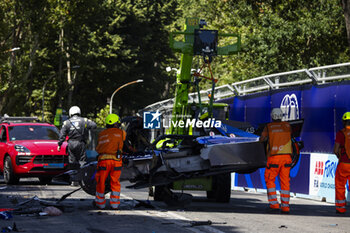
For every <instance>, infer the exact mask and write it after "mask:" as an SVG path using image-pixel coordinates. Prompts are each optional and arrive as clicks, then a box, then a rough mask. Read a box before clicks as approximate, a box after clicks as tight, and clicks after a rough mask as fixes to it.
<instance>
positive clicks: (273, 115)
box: [271, 108, 283, 120]
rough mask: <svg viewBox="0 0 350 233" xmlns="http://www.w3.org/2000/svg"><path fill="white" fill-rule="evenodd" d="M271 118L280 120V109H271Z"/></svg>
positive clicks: (281, 113)
mask: <svg viewBox="0 0 350 233" xmlns="http://www.w3.org/2000/svg"><path fill="white" fill-rule="evenodd" d="M271 118H272V120H282V118H283V112H282V110H281V109H280V108H274V109H272V111H271Z"/></svg>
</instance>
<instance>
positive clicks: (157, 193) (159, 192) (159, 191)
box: [153, 185, 165, 201]
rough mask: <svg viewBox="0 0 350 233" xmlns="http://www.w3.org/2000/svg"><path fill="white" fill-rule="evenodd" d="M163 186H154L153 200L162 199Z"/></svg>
mask: <svg viewBox="0 0 350 233" xmlns="http://www.w3.org/2000/svg"><path fill="white" fill-rule="evenodd" d="M164 188H165V187H164V186H162V185H160V186H154V193H153V200H155V201H163V200H164V199H163V195H164Z"/></svg>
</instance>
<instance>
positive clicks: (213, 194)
mask: <svg viewBox="0 0 350 233" xmlns="http://www.w3.org/2000/svg"><path fill="white" fill-rule="evenodd" d="M207 198H208V199H214V198H215V191H213V190H211V191H207Z"/></svg>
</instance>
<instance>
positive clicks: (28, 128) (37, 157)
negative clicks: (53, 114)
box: [0, 120, 68, 184]
mask: <svg viewBox="0 0 350 233" xmlns="http://www.w3.org/2000/svg"><path fill="white" fill-rule="evenodd" d="M58 137H59V131H58V129H57V128H56V126H54V125H52V124H49V123H33V122H30V123H29V122H26V123H17V122H10V121H7V122H6V120H3V121H2V122H0V170H1V171H3V174H4V180H5V183H7V184H16V183H18V182H19V179H20V177H38V178H39V180H40V182H41V183H42V184H48V183H50V182H51V180H52V178H53V177H54V176H55V175H58V174H60V173H62V172H64V171H66V167H67V165H68V155H67V154H66V146H67V144H66V143H64V144H63V145H62V149H61V151H60V152H59V151H57V142H58Z"/></svg>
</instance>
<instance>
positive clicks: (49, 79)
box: [41, 66, 80, 121]
mask: <svg viewBox="0 0 350 233" xmlns="http://www.w3.org/2000/svg"><path fill="white" fill-rule="evenodd" d="M78 68H80V66H73V67H72V69H78ZM67 69H68V68H65V69H63V70H62V71H65V70H67ZM56 75H57V72H56V73H54V74H53V75H51V76H50V77H49V78H48V79H46V81H45V82H44V85H43V89H42V92H43V99H42V115H41V121H44V102H45V100H44V97H45V89H46V84H47V83H48V82H49V81H51V79H52V78H53V77H55V76H56Z"/></svg>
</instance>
